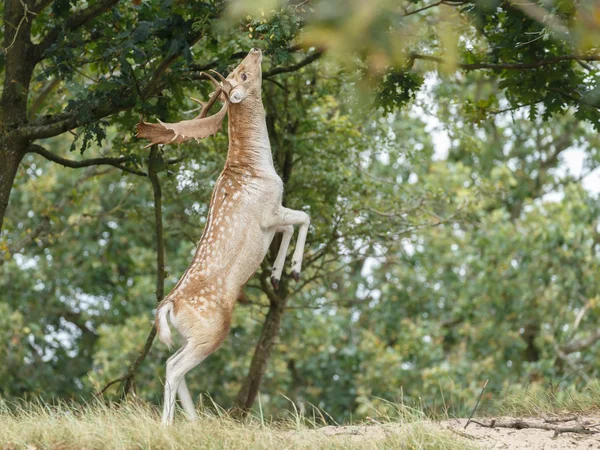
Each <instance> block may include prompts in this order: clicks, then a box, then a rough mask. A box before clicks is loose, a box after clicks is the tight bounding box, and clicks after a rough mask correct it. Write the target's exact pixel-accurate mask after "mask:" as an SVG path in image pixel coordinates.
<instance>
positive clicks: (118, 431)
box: [0, 403, 474, 450]
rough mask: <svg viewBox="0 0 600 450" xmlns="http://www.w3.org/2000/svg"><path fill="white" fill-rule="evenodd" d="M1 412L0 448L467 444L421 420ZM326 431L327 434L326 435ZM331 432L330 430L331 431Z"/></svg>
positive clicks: (118, 410)
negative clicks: (320, 424)
mask: <svg viewBox="0 0 600 450" xmlns="http://www.w3.org/2000/svg"><path fill="white" fill-rule="evenodd" d="M10 409H11V410H12V411H9V408H8V407H6V405H5V406H4V407H3V408H2V411H1V412H0V448H11V449H12V448H18V449H21V448H23V449H25V448H28V449H31V448H49V449H80V448H87V449H109V448H110V449H133V448H135V449H140V448H143V449H192V448H193V449H196V448H200V449H203V448H206V449H284V448H285V449H296V448H297V449H329V448H332V449H333V448H361V449H379V448H381V449H389V448H402V449H404V448H406V449H449V450H450V449H457V450H458V449H469V448H474V447H473V446H472V443H471V442H469V441H467V440H464V439H463V438H461V437H460V436H458V435H456V434H454V433H451V432H449V431H445V430H440V429H438V428H436V427H434V426H433V425H432V424H431V423H427V422H423V421H418V420H417V421H414V422H412V421H404V422H399V421H396V422H389V423H386V424H373V425H369V426H361V427H359V426H351V427H342V428H333V427H327V428H323V429H322V430H323V431H322V432H321V431H319V430H318V429H317V428H316V427H315V426H314V425H311V424H309V423H307V421H306V420H305V419H304V418H300V417H297V416H296V417H293V418H292V419H290V420H288V421H283V422H277V423H272V424H265V423H262V421H261V419H260V417H252V418H250V419H248V420H246V421H244V423H241V422H239V421H235V420H233V419H231V418H229V417H226V416H224V415H222V416H221V417H219V416H215V415H213V414H203V415H202V417H201V419H200V420H199V421H198V422H196V423H189V422H187V421H186V420H184V419H183V416H182V414H181V413H180V414H179V416H178V420H177V421H176V424H175V425H174V426H173V427H163V426H161V425H160V420H159V413H158V410H157V409H156V408H154V407H152V406H148V405H135V404H127V405H124V406H120V407H108V406H105V405H103V404H101V403H97V404H94V405H87V406H80V407H67V406H65V405H59V406H53V407H50V406H48V405H43V404H38V405H31V404H28V405H25V406H21V407H19V408H16V410H15V407H14V406H13V407H12V408H10ZM327 430H328V431H327ZM331 431H333V432H331Z"/></svg>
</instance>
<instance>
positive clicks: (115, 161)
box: [27, 144, 148, 177]
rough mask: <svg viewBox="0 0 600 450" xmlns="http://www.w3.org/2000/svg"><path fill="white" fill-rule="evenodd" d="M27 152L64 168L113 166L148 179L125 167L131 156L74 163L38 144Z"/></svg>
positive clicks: (31, 145)
mask: <svg viewBox="0 0 600 450" xmlns="http://www.w3.org/2000/svg"><path fill="white" fill-rule="evenodd" d="M27 151H28V152H29V153H37V154H38V155H41V156H43V157H44V158H46V159H48V160H50V161H52V162H55V163H57V164H60V165H61V166H64V167H69V168H71V169H79V168H81V167H89V166H101V165H106V166H113V167H116V168H118V169H121V170H123V171H125V172H129V173H132V174H134V175H138V176H140V177H146V176H148V174H146V173H144V172H140V171H139V170H135V169H131V168H129V167H125V166H123V163H126V162H129V161H131V160H132V157H131V156H121V157H119V158H92V159H84V160H83V161H73V160H71V159H66V158H63V157H61V156H58V155H55V154H54V153H52V152H50V151H48V150H46V149H45V148H44V147H42V146H41V145H37V144H29V146H28V147H27Z"/></svg>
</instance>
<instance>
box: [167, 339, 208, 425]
mask: <svg viewBox="0 0 600 450" xmlns="http://www.w3.org/2000/svg"><path fill="white" fill-rule="evenodd" d="M199 350H200V351H199ZM209 353H210V352H203V351H201V349H199V348H198V347H196V346H194V345H190V344H189V343H186V344H185V345H184V346H183V347H181V349H179V351H177V353H175V354H174V355H173V356H171V357H170V358H169V360H168V361H167V375H166V380H165V399H164V405H163V415H162V422H163V424H164V425H171V424H172V423H173V415H174V414H175V393H176V392H178V393H179V398H180V400H181V403H182V405H183V407H184V409H185V411H186V413H187V414H188V416H190V417H191V418H192V419H194V418H195V417H197V416H196V411H195V408H194V403H193V401H192V398H191V396H190V392H189V390H188V388H187V384H186V383H185V380H184V379H183V377H184V376H185V374H186V373H188V372H189V371H190V370H192V369H193V368H194V367H196V366H197V365H198V364H200V363H201V362H202V360H203V359H204V358H206V357H207V356H208V354H209Z"/></svg>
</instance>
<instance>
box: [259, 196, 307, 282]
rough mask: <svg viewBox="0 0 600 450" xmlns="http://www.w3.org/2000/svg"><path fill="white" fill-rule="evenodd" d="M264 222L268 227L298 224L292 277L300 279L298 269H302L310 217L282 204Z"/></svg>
mask: <svg viewBox="0 0 600 450" xmlns="http://www.w3.org/2000/svg"><path fill="white" fill-rule="evenodd" d="M266 222H267V223H268V227H269V228H275V229H277V228H282V227H286V226H289V225H299V226H300V229H299V231H298V240H297V241H296V250H294V256H293V257H292V278H293V279H294V280H296V281H298V280H299V279H300V270H301V269H302V258H303V256H304V243H305V242H306V234H307V233H308V227H309V226H310V217H308V214H306V213H305V212H303V211H295V210H293V209H289V208H284V207H283V206H282V207H280V208H279V210H278V211H277V212H276V213H275V214H273V215H272V216H271V217H269V218H267V220H266ZM290 237H291V236H290Z"/></svg>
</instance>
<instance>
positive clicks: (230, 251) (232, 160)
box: [138, 49, 310, 425]
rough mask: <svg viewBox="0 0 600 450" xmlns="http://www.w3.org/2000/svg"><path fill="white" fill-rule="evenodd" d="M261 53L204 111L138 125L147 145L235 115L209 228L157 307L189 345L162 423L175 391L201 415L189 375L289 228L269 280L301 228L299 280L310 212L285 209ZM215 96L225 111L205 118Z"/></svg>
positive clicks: (175, 366) (173, 362)
mask: <svg viewBox="0 0 600 450" xmlns="http://www.w3.org/2000/svg"><path fill="white" fill-rule="evenodd" d="M261 62H262V52H261V51H260V50H259V49H252V50H251V51H250V52H249V53H248V55H247V56H246V57H245V58H244V60H243V61H242V62H241V63H240V65H239V66H237V67H236V68H235V70H234V71H233V72H231V73H230V74H229V76H228V77H227V78H226V79H225V78H223V77H222V76H220V75H219V74H218V73H217V72H215V74H216V75H218V76H219V77H220V78H221V83H220V84H219V82H217V81H216V80H215V79H214V78H213V77H211V76H210V75H208V74H207V77H208V78H210V79H211V80H212V81H213V83H214V84H215V85H216V86H217V89H216V91H215V92H214V93H213V94H212V95H211V98H210V100H209V102H208V103H206V104H203V108H202V112H201V113H200V115H199V116H198V117H196V118H195V119H192V120H186V121H182V122H179V123H176V124H168V123H163V122H159V123H158V124H150V123H146V122H144V121H141V122H140V123H139V124H138V137H141V138H146V139H149V140H150V141H151V143H150V144H149V145H154V144H169V143H180V142H184V141H186V140H189V139H201V138H205V137H207V136H210V135H212V134H215V133H216V132H217V131H218V130H219V128H220V127H221V122H222V121H223V119H224V117H225V114H226V113H228V114H229V129H228V132H229V150H228V153H227V161H226V162H225V168H224V169H223V171H222V172H221V175H220V176H219V178H218V179H217V182H216V184H215V187H214V190H213V193H212V198H211V202H210V209H209V212H208V217H207V220H206V227H205V228H204V232H203V233H202V237H201V239H200V242H199V244H198V247H197V249H196V253H195V256H194V259H193V261H192V264H191V265H190V266H189V268H188V269H187V270H186V272H185V273H184V274H183V276H182V277H181V279H180V280H179V282H178V283H177V285H176V286H175V287H174V288H173V290H172V291H171V292H170V293H169V295H167V296H166V297H165V299H164V300H163V301H162V302H161V303H160V305H159V306H158V309H157V311H156V327H157V330H158V336H159V338H160V340H161V341H162V342H164V343H165V344H167V345H168V346H169V347H170V346H171V345H172V336H171V330H170V329H169V324H168V321H170V322H171V324H172V325H173V326H174V327H175V328H176V329H177V330H178V331H179V333H180V334H181V336H182V338H183V342H184V343H183V346H182V347H181V348H180V349H179V350H178V351H177V352H176V353H175V354H174V355H173V356H171V357H170V358H169V360H168V361H167V372H166V380H165V396H164V409H163V416H162V421H163V423H164V424H167V425H168V424H171V423H172V422H173V414H174V406H175V393H176V392H177V394H178V396H179V400H180V401H181V404H182V406H183V408H184V410H185V412H186V414H187V416H188V417H189V419H191V420H195V419H196V418H197V414H196V410H195V408H194V402H193V400H192V397H191V396H190V392H189V390H188V387H187V385H186V382H185V378H184V377H185V374H186V373H187V372H189V371H190V370H191V369H193V368H194V367H195V366H197V365H198V364H200V362H202V360H204V359H205V358H206V357H207V356H208V355H210V354H211V353H212V352H214V351H215V350H216V349H217V348H218V347H219V346H220V345H221V343H222V342H223V340H224V339H225V337H226V336H227V334H228V332H229V328H230V323H231V316H232V312H233V308H234V306H235V304H236V299H237V298H238V296H239V295H240V293H241V289H242V287H243V286H244V284H246V282H247V281H248V279H249V278H250V277H251V276H252V275H253V274H254V272H255V271H256V270H257V269H258V267H259V266H260V264H261V262H262V260H263V259H264V257H265V255H266V253H267V250H268V248H269V246H270V244H271V241H272V240H273V236H274V235H275V233H283V237H282V240H281V247H280V248H279V252H278V254H277V257H276V259H275V264H274V266H273V268H272V273H271V282H272V284H273V287H274V288H275V289H278V287H279V281H280V278H281V274H282V270H283V265H284V262H285V257H286V253H287V249H288V245H289V243H290V240H291V238H292V234H293V232H294V228H293V226H294V225H299V232H298V240H297V242H296V249H295V251H294V255H293V259H292V277H293V278H294V279H296V280H298V278H299V274H300V269H301V266H302V257H303V251H304V243H305V240H306V234H307V232H308V227H309V224H310V219H309V217H308V215H307V214H306V213H304V212H302V211H295V210H292V209H288V208H285V207H284V206H282V203H281V202H282V195H283V182H282V180H281V178H280V177H279V176H278V175H277V173H276V172H275V168H274V166H273V157H272V155H271V147H270V144H269V136H268V133H267V124H266V119H265V110H264V107H263V103H262V97H261V82H262V71H261ZM217 99H220V100H221V101H223V103H224V104H223V107H222V108H221V110H220V111H219V112H218V113H217V114H215V115H213V116H209V117H206V115H207V112H208V109H209V108H210V107H211V106H212V105H213V104H214V103H215V101H216V100H217Z"/></svg>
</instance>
